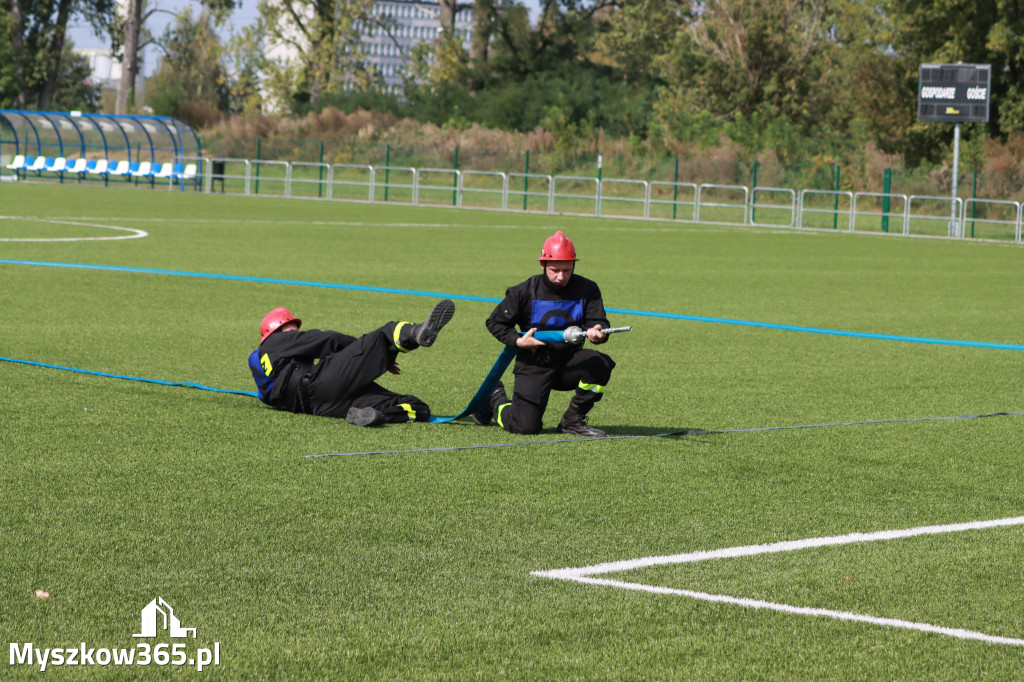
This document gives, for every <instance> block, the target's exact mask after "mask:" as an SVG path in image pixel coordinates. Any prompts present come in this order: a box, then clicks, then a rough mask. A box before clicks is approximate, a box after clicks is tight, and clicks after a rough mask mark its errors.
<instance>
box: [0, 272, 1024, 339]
mask: <svg viewBox="0 0 1024 682" xmlns="http://www.w3.org/2000/svg"><path fill="white" fill-rule="evenodd" d="M0 264H3V265H36V266H41V267H51V268H78V269H84V270H106V271H112V272H131V273H139V274H148V275H169V276H173V277H198V278H202V279H219V280H227V281H234V282H256V283H259V284H285V285H289V286H302V287H318V288H321V289H342V290H346V291H366V292H372V293H378V294H400V295H403V296H427V297H430V298H450V299H453V300H457V301H475V302H479V303H500V302H501V299H500V298H493V297H489V296H468V295H465V294H452V293H446V292H440V291H420V290H416V289H396V288H392V287H373V286H363V285H359V284H335V283H332V282H314V281H309V280H300V279H280V278H275V277H252V276H248V275H224V274H218V273H211V272H188V271H183V270H162V269H158V268H135V267H128V266H123V265H92V264H89V263H55V262H48V261H29V260H11V259H6V258H0ZM606 310H607V311H608V312H609V313H614V314H617V315H637V316H640V317H656V318H659V319H666V320H686V321H689V322H708V323H712V324H731V325H736V326H741V327H757V328H761V329H775V330H778V331H789V332H802V333H805V334H826V335H831V336H847V337H853V338H859V339H875V340H879V341H904V342H908V343H925V344H933V345H942V346H962V347H967V348H993V349H996V350H1022V351H1024V345H1022V344H1017V343H995V342H991V341H968V340H964V339H939V338H931V337H927V336H903V335H899V334H877V333H874V332H857V331H847V330H843V329H822V328H818V327H804V326H800V325H791V324H776V323H774V322H757V321H753V320H733V319H729V318H725V317H705V316H702V315H684V314H680V313H662V312H657V311H651V310H630V309H628V308H606Z"/></svg>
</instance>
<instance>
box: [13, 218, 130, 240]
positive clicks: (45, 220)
mask: <svg viewBox="0 0 1024 682" xmlns="http://www.w3.org/2000/svg"><path fill="white" fill-rule="evenodd" d="M0 220H28V221H33V222H39V223H53V224H55V225H74V226H76V227H97V228H100V229H104V230H120V231H122V232H128V233H129V234H126V235H118V236H116V237H10V238H3V237H0V242H103V241H116V240H119V239H139V238H140V237H148V236H149V234H148V233H146V232H144V231H143V230H136V229H134V228H131V227H118V226H117V225H99V224H97V223H86V222H82V221H80V220H66V219H62V218H34V217H26V216H0Z"/></svg>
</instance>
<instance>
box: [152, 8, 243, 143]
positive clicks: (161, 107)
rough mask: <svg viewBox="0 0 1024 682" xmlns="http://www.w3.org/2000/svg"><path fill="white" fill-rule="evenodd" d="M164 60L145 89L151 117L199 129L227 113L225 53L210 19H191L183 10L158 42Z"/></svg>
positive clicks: (205, 14) (189, 11)
mask: <svg viewBox="0 0 1024 682" xmlns="http://www.w3.org/2000/svg"><path fill="white" fill-rule="evenodd" d="M160 44H161V46H162V48H163V50H164V57H163V59H162V60H161V62H160V67H159V69H158V70H157V72H156V74H154V76H153V78H152V79H151V80H150V84H149V87H148V88H147V90H148V92H149V96H148V98H147V103H148V104H149V105H150V106H151V107H152V108H153V111H154V113H156V114H159V115H166V116H176V117H179V118H182V119H184V120H186V121H187V122H188V123H190V124H192V125H193V126H201V125H203V124H205V123H207V122H208V119H209V118H211V117H213V116H216V115H217V114H218V112H223V111H227V109H228V100H229V95H230V87H229V84H228V76H227V70H226V68H225V65H224V55H225V49H224V46H223V45H222V44H221V41H220V38H219V37H218V36H217V33H216V31H215V30H214V25H213V17H212V16H211V15H210V13H209V12H207V11H205V10H204V11H203V12H202V13H201V14H200V15H199V16H198V17H193V15H192V9H191V8H188V7H186V8H185V9H184V10H183V11H182V12H181V13H180V14H178V15H177V17H176V18H175V20H174V23H173V24H172V25H171V26H169V27H168V28H167V30H166V31H165V32H164V35H163V36H162V38H161V40H160Z"/></svg>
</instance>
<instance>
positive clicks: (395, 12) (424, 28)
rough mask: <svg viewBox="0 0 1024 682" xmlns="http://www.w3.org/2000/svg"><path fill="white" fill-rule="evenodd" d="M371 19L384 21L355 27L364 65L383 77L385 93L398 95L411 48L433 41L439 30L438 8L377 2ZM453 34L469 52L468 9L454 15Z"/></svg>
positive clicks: (407, 1)
mask: <svg viewBox="0 0 1024 682" xmlns="http://www.w3.org/2000/svg"><path fill="white" fill-rule="evenodd" d="M373 14H374V16H375V17H379V18H381V19H387V21H385V22H382V23H383V24H384V26H385V27H381V26H379V25H366V24H364V23H362V22H359V23H358V24H357V28H358V29H359V32H360V33H361V34H362V36H363V38H362V45H363V52H364V53H365V54H366V61H367V63H368V64H370V65H372V66H375V67H377V68H378V69H379V70H380V72H381V74H383V76H384V82H385V83H386V84H387V89H388V90H389V91H391V92H395V91H398V90H399V89H401V86H402V75H403V73H404V71H405V68H406V64H407V63H408V61H409V58H410V57H411V55H412V48H413V47H415V46H416V45H417V44H418V43H421V42H423V41H426V42H432V41H434V40H435V39H436V38H437V36H438V33H440V30H441V22H440V15H441V5H440V3H437V2H429V1H428V2H417V1H416V0H378V2H375V3H374V5H373ZM455 33H456V35H457V36H458V38H459V40H460V41H461V42H462V46H463V48H465V49H466V50H469V46H470V41H471V39H472V34H473V10H472V8H467V9H462V10H459V11H458V12H457V13H456V14H455Z"/></svg>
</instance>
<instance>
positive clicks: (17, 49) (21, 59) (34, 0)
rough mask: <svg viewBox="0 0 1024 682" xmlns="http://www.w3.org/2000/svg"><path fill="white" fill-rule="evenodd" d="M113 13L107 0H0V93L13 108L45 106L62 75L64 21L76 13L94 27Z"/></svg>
mask: <svg viewBox="0 0 1024 682" xmlns="http://www.w3.org/2000/svg"><path fill="white" fill-rule="evenodd" d="M112 12H113V5H112V2H111V0H0V27H2V29H3V33H2V35H3V36H4V38H5V40H3V41H0V42H2V43H6V45H7V46H9V50H10V55H9V56H8V57H7V58H6V59H3V60H0V61H2V63H3V66H0V80H2V81H3V83H2V86H0V87H2V90H0V92H8V93H11V94H9V95H7V97H8V98H9V99H10V104H11V105H12V106H14V107H16V108H21V109H24V108H29V107H38V108H40V109H49V108H52V107H53V106H54V100H55V98H56V96H57V92H58V89H59V87H60V84H61V83H62V80H63V79H66V78H67V77H69V75H70V74H72V73H74V72H75V70H74V69H67V68H64V67H65V65H66V64H65V60H66V59H67V55H68V50H67V49H66V48H67V46H68V43H67V41H66V34H67V25H68V22H69V20H70V18H71V17H72V16H81V17H83V18H85V19H87V20H88V21H89V23H91V24H92V25H93V27H94V28H95V29H96V30H97V31H99V30H100V29H101V27H102V26H103V25H104V24H105V23H106V22H107V21H109V18H110V16H111V15H112Z"/></svg>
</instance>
